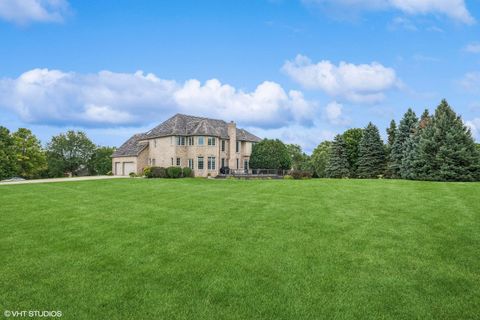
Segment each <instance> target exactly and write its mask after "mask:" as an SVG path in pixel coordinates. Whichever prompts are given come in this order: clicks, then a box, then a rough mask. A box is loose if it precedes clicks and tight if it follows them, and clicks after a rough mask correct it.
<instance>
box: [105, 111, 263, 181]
mask: <svg viewBox="0 0 480 320" xmlns="http://www.w3.org/2000/svg"><path fill="white" fill-rule="evenodd" d="M260 140H261V139H260V138H259V137H257V136H255V135H253V134H251V133H250V132H248V131H246V130H244V129H239V128H237V127H236V124H235V123H234V122H233V121H232V122H230V123H227V122H225V121H223V120H216V119H209V118H201V117H195V116H188V115H183V114H176V115H175V116H173V117H171V118H170V119H168V120H167V121H165V122H163V123H162V124H160V125H158V126H157V127H155V128H153V129H152V130H150V131H148V132H146V133H141V134H136V135H134V136H132V137H131V138H130V139H128V140H127V141H126V142H125V143H124V144H123V145H122V146H121V147H120V148H118V149H117V150H116V151H115V153H114V154H113V155H112V168H113V169H112V171H113V174H114V175H119V176H125V175H128V174H130V173H131V172H134V173H136V174H142V172H143V168H145V167H146V166H157V167H170V166H179V167H190V168H191V169H192V170H193V171H194V173H195V176H203V177H205V176H208V175H209V174H210V176H216V175H217V174H219V172H220V168H222V167H229V168H230V169H233V170H245V169H248V167H249V164H248V163H249V160H250V155H251V153H252V146H253V144H254V143H256V142H258V141H260Z"/></svg>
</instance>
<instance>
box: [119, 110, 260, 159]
mask: <svg viewBox="0 0 480 320" xmlns="http://www.w3.org/2000/svg"><path fill="white" fill-rule="evenodd" d="M227 125H228V124H227V123H226V122H225V121H223V120H216V119H209V118H202V117H194V116H188V115H184V114H176V115H174V116H173V117H171V118H170V119H168V120H167V121H165V122H163V123H161V124H160V125H158V126H156V127H155V128H153V129H152V130H150V131H148V132H147V133H140V134H135V135H133V136H132V137H131V138H130V139H128V140H127V141H126V142H125V143H124V144H122V145H121V146H120V148H118V149H117V150H116V151H115V152H114V153H113V155H112V157H131V156H138V155H139V154H140V152H142V151H143V150H144V149H145V148H146V147H147V146H148V143H147V142H146V141H145V140H148V139H153V138H159V137H168V136H202V135H203V136H212V137H219V138H221V139H228V138H229V137H228V127H227ZM142 140H143V141H142ZM237 140H240V141H250V142H258V141H260V140H261V139H260V138H259V137H257V136H256V135H253V134H251V133H250V132H248V131H247V130H244V129H239V128H237Z"/></svg>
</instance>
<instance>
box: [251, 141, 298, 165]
mask: <svg viewBox="0 0 480 320" xmlns="http://www.w3.org/2000/svg"><path fill="white" fill-rule="evenodd" d="M291 167H292V159H291V158H290V155H289V153H288V149H287V147H286V146H285V144H283V142H282V141H280V140H278V139H275V140H270V139H264V140H262V141H260V142H259V143H256V144H255V145H254V146H253V148H252V154H251V156H250V168H252V169H278V170H289V169H290V168H291Z"/></svg>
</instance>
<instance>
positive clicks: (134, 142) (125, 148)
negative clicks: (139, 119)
mask: <svg viewBox="0 0 480 320" xmlns="http://www.w3.org/2000/svg"><path fill="white" fill-rule="evenodd" d="M144 138H145V134H143V133H139V134H134V135H133V136H132V137H131V138H130V139H128V140H127V141H126V142H125V143H124V144H122V145H121V146H120V148H118V149H117V150H115V152H114V153H113V155H112V157H131V156H138V155H139V154H140V152H142V151H143V150H144V149H145V148H146V147H147V146H148V143H146V142H139V141H140V140H142V139H144Z"/></svg>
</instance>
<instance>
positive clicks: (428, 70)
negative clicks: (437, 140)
mask: <svg viewBox="0 0 480 320" xmlns="http://www.w3.org/2000/svg"><path fill="white" fill-rule="evenodd" d="M479 24H480V2H479V1H476V0H471V1H463V0H335V1H333V0H257V1H183V0H177V1H143V0H135V1H133V0H130V1H127V0H115V1H113V0H103V1H76V0H23V1H20V0H4V1H2V4H0V39H1V45H0V125H4V126H7V127H8V128H9V129H11V130H16V129H17V128H18V127H28V128H30V129H32V131H33V132H34V133H35V134H37V135H38V136H39V137H40V139H41V140H42V142H44V143H46V142H47V141H48V140H49V139H50V137H51V136H52V135H54V134H57V133H59V132H62V131H65V130H67V129H71V128H73V129H79V130H84V131H86V132H87V134H88V135H89V136H90V137H91V138H92V140H93V141H94V142H95V143H97V144H102V145H114V146H118V145H120V144H121V143H122V142H123V141H124V140H126V139H127V138H128V137H129V136H130V135H132V134H133V133H136V132H142V131H146V130H148V129H150V128H151V127H153V126H155V125H156V124H158V123H160V122H161V121H163V120H165V119H167V118H168V117H170V116H172V115H173V114H175V113H177V112H181V113H187V114H192V115H199V116H208V117H215V118H221V119H224V120H227V121H230V120H235V121H236V122H237V123H238V125H239V126H242V127H245V128H248V129H249V130H251V131H252V132H253V133H256V134H257V135H259V136H262V137H278V138H281V139H283V140H284V141H286V142H292V143H298V144H300V145H302V146H303V147H304V148H305V150H307V151H309V152H310V151H311V150H312V149H313V148H314V147H315V146H316V145H317V144H318V143H319V142H321V141H322V140H325V139H331V138H332V137H333V136H334V135H335V134H336V133H341V132H343V131H344V130H346V129H347V128H352V127H364V126H365V125H366V124H367V123H368V122H369V121H372V122H374V123H375V124H376V125H377V126H378V127H379V128H380V130H381V131H382V132H384V131H385V128H386V127H387V126H388V123H389V122H390V120H391V119H392V118H394V119H396V120H398V119H399V118H401V116H402V114H403V113H404V112H405V111H406V109H407V108H408V107H412V108H413V109H414V110H415V111H416V112H417V113H418V114H420V113H421V112H422V111H423V110H424V109H425V108H429V109H430V110H433V109H434V108H435V106H436V105H438V103H439V102H440V100H441V99H442V98H447V100H448V101H449V102H450V104H451V105H453V106H454V108H455V109H456V110H457V111H458V112H459V113H460V114H461V115H462V118H463V119H464V121H465V123H466V124H467V125H468V126H470V127H471V128H472V132H473V133H474V135H475V137H476V139H477V140H480V25H479Z"/></svg>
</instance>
